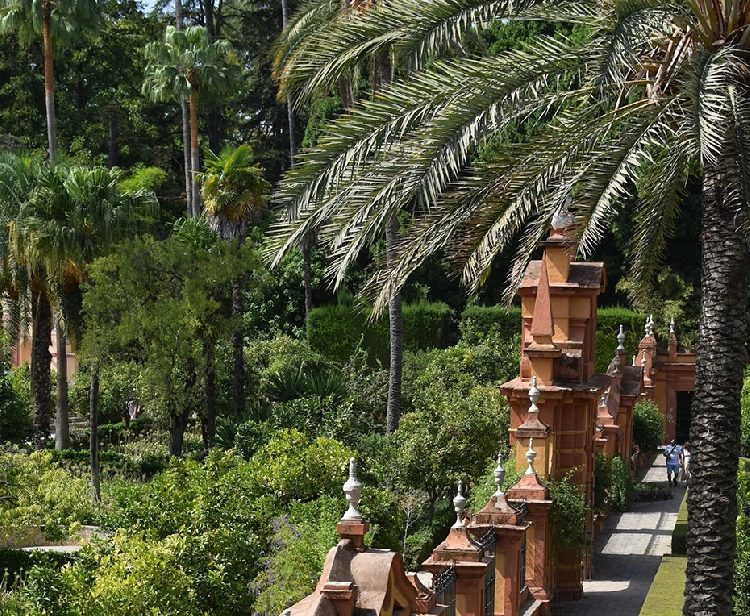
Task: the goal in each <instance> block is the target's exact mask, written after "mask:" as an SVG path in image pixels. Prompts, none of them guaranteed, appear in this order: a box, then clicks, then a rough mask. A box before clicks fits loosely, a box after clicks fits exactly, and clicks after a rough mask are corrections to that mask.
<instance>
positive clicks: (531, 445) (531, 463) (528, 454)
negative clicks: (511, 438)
mask: <svg viewBox="0 0 750 616" xmlns="http://www.w3.org/2000/svg"><path fill="white" fill-rule="evenodd" d="M535 459H536V451H534V439H533V438H529V449H528V451H527V452H526V461H527V462H528V463H529V468H527V469H526V473H525V474H526V475H536V471H535V470H534V460H535Z"/></svg>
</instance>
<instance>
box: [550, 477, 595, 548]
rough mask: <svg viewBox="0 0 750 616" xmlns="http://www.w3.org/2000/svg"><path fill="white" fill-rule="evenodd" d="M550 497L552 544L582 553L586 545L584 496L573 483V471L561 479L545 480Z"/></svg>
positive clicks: (585, 506)
mask: <svg viewBox="0 0 750 616" xmlns="http://www.w3.org/2000/svg"><path fill="white" fill-rule="evenodd" d="M546 483H547V486H548V487H549V491H550V496H551V498H552V501H553V502H552V509H550V516H551V519H552V538H553V544H554V545H558V546H562V547H564V548H567V549H569V550H575V551H578V552H580V553H581V554H582V553H583V549H584V548H585V547H586V526H585V524H586V511H587V505H586V497H585V495H584V494H583V493H581V487H580V486H577V485H576V484H574V483H573V471H570V472H569V473H568V474H567V475H565V476H564V477H563V478H562V479H549V480H547V482H546Z"/></svg>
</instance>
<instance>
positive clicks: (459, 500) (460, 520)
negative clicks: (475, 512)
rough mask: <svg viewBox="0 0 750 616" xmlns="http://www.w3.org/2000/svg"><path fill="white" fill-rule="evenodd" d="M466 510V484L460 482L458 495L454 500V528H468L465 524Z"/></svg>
mask: <svg viewBox="0 0 750 616" xmlns="http://www.w3.org/2000/svg"><path fill="white" fill-rule="evenodd" d="M465 508H466V499H465V498H464V482H463V481H461V480H460V479H459V480H458V494H456V497H455V498H454V499H453V510H454V511H455V512H456V523H455V524H454V525H453V527H452V528H466V525H465V524H464V509H465Z"/></svg>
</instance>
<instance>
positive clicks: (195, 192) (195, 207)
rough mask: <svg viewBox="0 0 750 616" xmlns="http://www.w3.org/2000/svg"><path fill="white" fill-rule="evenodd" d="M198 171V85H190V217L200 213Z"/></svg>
mask: <svg viewBox="0 0 750 616" xmlns="http://www.w3.org/2000/svg"><path fill="white" fill-rule="evenodd" d="M199 169H200V152H198V84H197V83H193V82H191V84H190V175H191V178H190V179H191V181H192V183H193V186H192V189H191V195H192V205H191V215H192V216H198V215H199V214H200V213H201V206H200V187H199V186H198V180H196V179H195V174H196V173H198V170H199Z"/></svg>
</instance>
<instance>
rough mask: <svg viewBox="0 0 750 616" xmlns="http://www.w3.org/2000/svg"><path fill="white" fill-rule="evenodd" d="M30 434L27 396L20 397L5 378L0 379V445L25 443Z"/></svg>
mask: <svg viewBox="0 0 750 616" xmlns="http://www.w3.org/2000/svg"><path fill="white" fill-rule="evenodd" d="M31 433H32V424H31V409H30V406H29V399H28V396H22V395H20V394H19V393H18V391H17V390H16V389H14V387H13V382H12V381H11V379H10V378H8V377H7V376H3V377H1V378H0V443H16V444H21V443H24V442H26V441H27V440H28V439H29V438H30V437H31Z"/></svg>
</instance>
